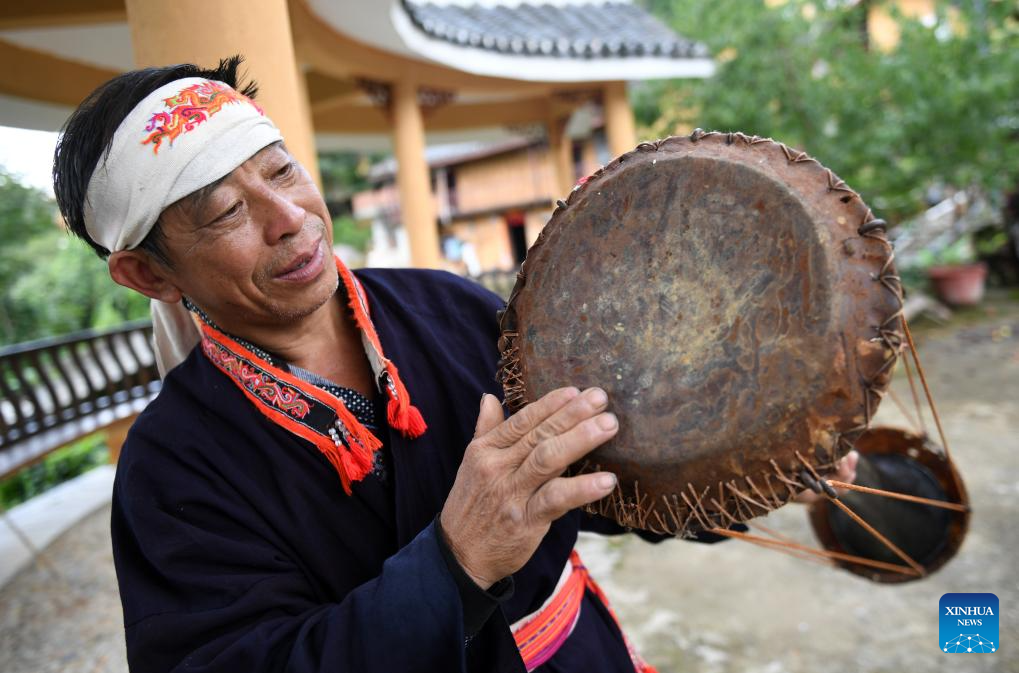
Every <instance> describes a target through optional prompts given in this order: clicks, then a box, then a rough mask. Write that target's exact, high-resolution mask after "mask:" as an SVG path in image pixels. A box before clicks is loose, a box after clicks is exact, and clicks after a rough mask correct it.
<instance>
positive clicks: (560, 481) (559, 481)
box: [527, 472, 616, 523]
mask: <svg viewBox="0 0 1019 673" xmlns="http://www.w3.org/2000/svg"><path fill="white" fill-rule="evenodd" d="M615 487H616V476H615V475H614V474H612V473H611V472H595V473H594V474H583V475H580V476H579V477H557V478H555V479H553V480H551V481H549V482H546V483H545V484H544V485H543V486H542V487H541V488H539V489H538V490H537V491H535V493H534V495H532V496H531V497H530V499H529V500H528V501H527V517H528V520H529V521H531V522H534V523H549V522H552V521H554V520H556V519H558V518H559V517H561V516H562V515H564V514H566V513H567V512H569V511H570V510H571V509H576V508H577V507H582V506H584V505H586V504H588V503H590V502H594V501H596V500H601V499H602V498H604V497H605V496H607V495H608V494H609V493H611V492H612V489H613V488H615Z"/></svg>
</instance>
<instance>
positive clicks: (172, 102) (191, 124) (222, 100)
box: [142, 81, 265, 154]
mask: <svg viewBox="0 0 1019 673" xmlns="http://www.w3.org/2000/svg"><path fill="white" fill-rule="evenodd" d="M163 102H164V104H165V105H166V108H167V111H166V112H157V113H155V114H154V115H152V118H151V119H149V123H148V124H147V125H146V126H145V130H146V131H148V132H149V135H148V137H146V138H145V140H143V141H142V145H148V144H149V143H152V151H153V152H154V153H155V154H159V146H160V145H161V144H162V142H163V141H164V140H168V141H169V144H170V145H173V141H174V140H175V139H176V138H178V137H180V136H181V135H183V134H184V133H187V132H188V131H191V130H193V129H194V128H195V127H196V126H198V125H199V124H201V123H202V122H204V121H206V120H208V119H209V117H211V116H212V115H214V114H216V113H217V112H219V111H220V110H222V109H223V106H224V105H228V104H230V103H248V104H250V105H251V106H252V107H253V108H255V109H256V110H258V114H261V115H264V114H265V113H264V112H262V108H260V107H259V106H258V105H256V104H255V101H253V100H251V99H250V98H248V97H247V96H245V95H243V94H240V93H238V92H236V91H234V90H233V89H231V88H230V87H228V86H227V85H226V84H222V83H220V82H212V81H208V82H200V83H198V84H192V85H191V86H189V87H187V88H185V89H182V90H181V91H180V92H179V93H178V94H177V95H175V96H170V97H169V98H165V99H163Z"/></svg>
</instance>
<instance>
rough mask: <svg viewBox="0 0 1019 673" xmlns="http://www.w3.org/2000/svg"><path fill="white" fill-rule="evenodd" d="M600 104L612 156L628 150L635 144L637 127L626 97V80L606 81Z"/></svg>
mask: <svg viewBox="0 0 1019 673" xmlns="http://www.w3.org/2000/svg"><path fill="white" fill-rule="evenodd" d="M602 106H603V107H604V110H605V135H606V136H607V138H608V141H609V151H610V152H611V153H612V155H613V156H619V155H620V154H623V153H624V152H629V151H630V150H632V149H633V148H634V147H636V146H637V127H636V124H635V123H634V121H633V110H632V109H631V108H630V101H629V100H628V99H627V97H626V82H608V83H607V84H606V85H605V88H604V89H603V91H602Z"/></svg>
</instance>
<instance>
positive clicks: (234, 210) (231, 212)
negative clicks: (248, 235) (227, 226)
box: [215, 201, 241, 221]
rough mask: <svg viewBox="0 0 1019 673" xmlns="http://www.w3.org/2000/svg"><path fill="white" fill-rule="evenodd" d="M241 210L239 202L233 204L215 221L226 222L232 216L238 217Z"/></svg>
mask: <svg viewBox="0 0 1019 673" xmlns="http://www.w3.org/2000/svg"><path fill="white" fill-rule="evenodd" d="M240 210H241V202H240V201H238V202H237V203H235V204H233V205H232V206H230V207H229V208H227V209H226V210H224V211H223V212H222V213H220V215H219V216H218V217H217V218H216V220H215V221H219V220H225V219H226V218H228V217H230V216H231V215H236V214H237V213H238V212H240Z"/></svg>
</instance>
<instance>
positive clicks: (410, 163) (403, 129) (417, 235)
mask: <svg viewBox="0 0 1019 673" xmlns="http://www.w3.org/2000/svg"><path fill="white" fill-rule="evenodd" d="M390 106H391V110H392V116H393V149H394V154H395V155H396V186H397V188H398V189H399V191H400V219H401V220H403V226H404V227H406V229H407V238H408V240H409V241H410V260H411V264H413V265H414V266H418V267H426V268H437V267H439V266H440V264H441V257H440V255H439V229H438V225H437V224H436V213H435V200H434V199H433V198H432V189H431V181H430V179H429V175H428V163H427V162H426V161H425V123H424V118H423V117H422V116H421V107H420V106H419V105H418V89H417V85H416V84H415V83H413V82H410V81H406V80H401V81H398V82H395V83H394V84H393V88H392V90H391V96H390Z"/></svg>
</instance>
